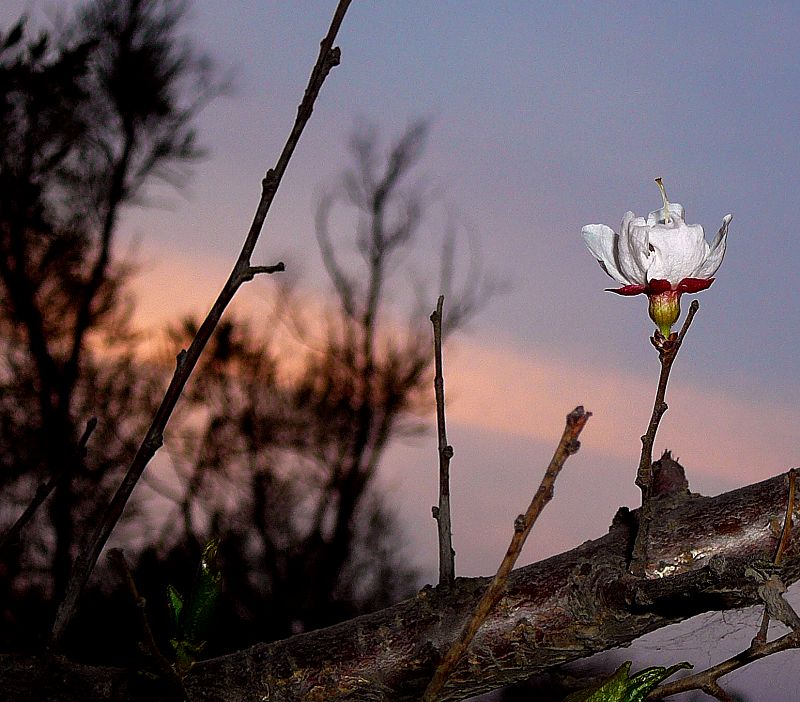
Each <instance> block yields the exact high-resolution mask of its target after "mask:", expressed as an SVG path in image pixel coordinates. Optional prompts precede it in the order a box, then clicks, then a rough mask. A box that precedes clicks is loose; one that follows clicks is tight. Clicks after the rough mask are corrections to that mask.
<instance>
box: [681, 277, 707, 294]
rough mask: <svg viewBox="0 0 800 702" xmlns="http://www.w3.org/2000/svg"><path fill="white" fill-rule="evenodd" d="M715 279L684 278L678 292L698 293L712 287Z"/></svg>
mask: <svg viewBox="0 0 800 702" xmlns="http://www.w3.org/2000/svg"><path fill="white" fill-rule="evenodd" d="M713 282H714V279H713V278H684V279H683V280H682V281H681V282H680V283H678V290H679V291H680V292H682V293H696V292H700V291H701V290H705V289H706V288H710V287H711V283H713Z"/></svg>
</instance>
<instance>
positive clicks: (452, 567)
mask: <svg viewBox="0 0 800 702" xmlns="http://www.w3.org/2000/svg"><path fill="white" fill-rule="evenodd" d="M443 305H444V295H439V300H438V302H437V303H436V309H435V310H434V311H433V313H432V314H431V322H432V323H433V356H434V364H435V367H436V373H435V375H434V377H433V388H434V391H435V394H436V427H437V430H438V434H439V506H438V507H434V508H433V509H432V512H433V518H434V519H435V520H436V524H437V527H438V530H439V585H451V584H452V583H453V581H454V580H455V577H456V564H455V556H456V552H455V551H454V550H453V529H452V522H451V519H450V459H451V458H452V457H453V447H452V446H450V444H448V443H447V428H446V426H445V418H444V372H443V368H442V366H443V364H442V306H443Z"/></svg>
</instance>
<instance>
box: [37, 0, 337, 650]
mask: <svg viewBox="0 0 800 702" xmlns="http://www.w3.org/2000/svg"><path fill="white" fill-rule="evenodd" d="M349 5H350V0H340V1H339V4H338V6H337V8H336V11H335V13H334V16H333V20H332V21H331V25H330V28H329V30H328V33H327V35H326V36H325V38H324V39H323V40H322V42H321V44H320V53H319V57H318V58H317V62H316V64H315V65H314V68H313V70H312V72H311V77H310V78H309V82H308V86H307V87H306V91H305V95H304V96H303V100H302V102H301V103H300V105H299V107H298V108H297V117H296V119H295V123H294V126H293V127H292V130H291V132H290V134H289V137H288V138H287V140H286V144H285V145H284V147H283V151H282V152H281V155H280V156H279V158H278V161H277V163H276V165H275V167H274V168H272V169H270V170H269V171H267V174H266V176H265V177H264V180H263V182H262V192H261V199H260V201H259V203H258V207H257V208H256V213H255V216H254V217H253V223H252V225H251V226H250V230H249V232H248V234H247V237H246V239H245V242H244V245H243V247H242V250H241V252H240V253H239V257H238V259H237V260H236V263H235V264H234V267H233V270H232V271H231V274H230V276H229V278H228V280H227V281H226V283H225V285H224V286H223V288H222V290H221V292H220V294H219V296H218V297H217V300H216V301H215V302H214V305H213V306H212V308H211V310H210V311H209V313H208V316H207V317H206V318H205V320H204V321H203V324H202V325H201V326H200V328H199V329H198V331H197V334H196V335H195V337H194V339H193V340H192V343H191V345H190V346H189V348H188V349H187V351H186V356H185V357H184V358H183V361H182V363H180V364H179V365H178V367H177V368H176V370H175V373H174V375H173V376H172V380H171V382H170V384H169V387H168V388H167V391H166V394H165V395H164V399H163V400H162V402H161V405H160V406H159V408H158V410H157V411H156V414H155V417H154V418H153V422H152V424H151V425H150V428H149V429H148V431H147V434H146V435H145V438H144V440H143V441H142V443H141V445H140V447H139V450H138V451H137V453H136V456H135V457H134V459H133V462H132V463H131V466H130V468H129V469H128V472H127V474H126V475H125V478H124V479H123V481H122V483H121V484H120V486H119V488H118V489H117V492H116V494H115V495H114V497H113V498H112V500H111V502H110V504H109V505H108V508H107V509H106V512H105V514H104V515H103V518H102V519H101V521H100V522H99V524H98V525H97V527H96V528H95V530H94V532H93V533H92V534H91V536H90V538H89V540H88V543H87V545H86V547H85V548H84V549H83V551H82V552H81V553H80V555H79V556H78V558H77V560H76V562H75V565H74V567H73V572H72V576H71V578H70V581H69V584H68V586H67V591H66V595H65V596H64V599H63V600H62V602H61V604H60V606H59V608H58V611H57V613H56V618H55V623H54V625H53V631H52V634H51V639H50V644H51V646H56V645H57V644H58V642H59V641H60V639H61V637H62V636H63V635H64V632H65V631H66V628H67V625H68V624H69V622H70V620H71V618H72V616H73V614H74V612H75V609H76V607H77V604H78V599H79V597H80V595H81V592H82V591H83V589H84V587H85V585H86V582H87V581H88V579H89V576H90V575H91V573H92V570H93V569H94V566H95V564H96V563H97V559H98V558H99V556H100V552H101V551H102V549H103V546H104V545H105V543H106V541H107V540H108V537H109V536H110V535H111V532H112V531H113V529H114V527H115V525H116V523H117V521H118V520H119V518H120V517H121V516H122V512H123V510H124V509H125V505H126V504H127V502H128V498H129V497H130V495H131V493H132V492H133V489H134V488H135V487H136V483H137V482H138V481H139V478H140V477H141V475H142V473H143V472H144V469H145V468H146V467H147V464H148V463H149V462H150V459H151V458H152V457H153V455H154V454H155V452H156V451H157V450H158V449H159V448H160V447H161V445H162V443H163V433H164V429H165V427H166V425H167V423H168V422H169V418H170V416H171V415H172V412H173V410H174V409H175V405H176V404H177V402H178V399H179V398H180V396H181V393H182V392H183V388H184V386H185V385H186V382H187V381H188V379H189V377H190V376H191V374H192V371H193V370H194V367H195V366H196V365H197V361H198V360H199V358H200V355H201V353H202V352H203V349H204V348H205V346H206V344H207V343H208V340H209V339H210V338H211V335H212V334H213V332H214V329H215V328H216V326H217V324H218V323H219V320H220V319H221V317H222V314H223V312H224V311H225V309H226V307H227V306H228V304H229V303H230V301H231V300H232V299H233V296H234V295H235V294H236V292H237V290H238V289H239V287H240V286H241V285H242V283H243V282H245V280H247V275H248V272H249V271H250V269H251V265H250V257H251V255H252V253H253V250H254V249H255V245H256V242H257V241H258V237H259V236H260V234H261V229H262V227H263V225H264V220H265V219H266V216H267V213H268V212H269V209H270V206H271V205H272V201H273V199H274V197H275V193H276V192H277V189H278V186H279V185H280V182H281V179H282V178H283V175H284V173H285V172H286V168H287V166H288V165H289V160H290V159H291V156H292V154H293V153H294V149H295V147H296V146H297V143H298V141H299V139H300V136H301V134H302V133H303V129H304V128H305V125H306V124H307V122H308V120H309V119H310V117H311V113H312V111H313V109H314V102H315V100H316V99H317V95H318V94H319V91H320V89H321V88H322V85H323V83H324V82H325V78H326V77H327V75H328V73H329V72H330V70H331V69H332V68H333V67H334V66H336V65H338V64H339V59H340V51H339V48H338V47H334V46H333V42H334V41H335V39H336V35H337V33H338V31H339V28H340V26H341V23H342V20H343V19H344V16H345V13H346V12H347V8H348V6H349ZM251 277H252V276H251Z"/></svg>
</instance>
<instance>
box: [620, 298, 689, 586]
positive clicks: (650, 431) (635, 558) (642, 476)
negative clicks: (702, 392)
mask: <svg viewBox="0 0 800 702" xmlns="http://www.w3.org/2000/svg"><path fill="white" fill-rule="evenodd" d="M699 307H700V303H698V302H697V300H693V301H692V304H691V305H690V307H689V313H688V314H687V315H686V320H685V321H684V323H683V326H682V327H681V331H680V333H679V334H678V335H677V337H676V336H675V333H674V332H673V333H672V334H671V335H670V338H669V339H665V338H664V337H663V335H662V334H661V332H659V331H658V330H656V333H655V335H654V336H653V337H651V339H650V340H651V341H652V343H653V346H655V347H656V349H657V350H658V358H659V361H660V362H661V373H660V375H659V378H658V389H657V390H656V399H655V403H654V404H653V414H652V415H651V416H650V423H649V424H648V426H647V431H646V432H645V434H644V436H642V455H641V458H640V460H639V469H638V471H637V473H636V484H637V485H638V486H639V488H640V489H641V491H642V509H641V511H640V512H639V530H638V532H637V534H636V543H635V544H634V546H633V555H632V558H631V572H632V573H634V574H635V575H644V570H643V568H644V564H645V563H646V562H647V560H648V559H647V540H648V534H649V530H650V523H651V521H652V519H653V513H652V504H651V502H652V500H651V497H652V495H651V491H652V483H653V444H654V443H655V440H656V433H657V432H658V426H659V424H660V423H661V418H662V417H663V416H664V412H666V411H667V403H666V402H664V396H665V395H666V392H667V382H668V381H669V373H670V371H671V370H672V364H673V363H674V362H675V358H676V357H677V355H678V351H679V350H680V348H681V344H682V343H683V338H684V337H685V336H686V332H687V331H689V327H690V326H691V324H692V320H693V319H694V316H695V314H697V310H698V309H699Z"/></svg>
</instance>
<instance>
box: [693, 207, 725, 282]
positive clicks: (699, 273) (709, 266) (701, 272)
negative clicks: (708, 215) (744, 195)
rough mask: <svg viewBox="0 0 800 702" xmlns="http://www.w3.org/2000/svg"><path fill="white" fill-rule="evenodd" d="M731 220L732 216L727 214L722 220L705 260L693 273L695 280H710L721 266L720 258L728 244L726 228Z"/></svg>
mask: <svg viewBox="0 0 800 702" xmlns="http://www.w3.org/2000/svg"><path fill="white" fill-rule="evenodd" d="M732 219H733V215H730V214H727V215H725V216H724V217H723V218H722V226H721V227H720V228H719V231H718V232H717V236H716V237H714V241H713V242H712V244H711V247H710V250H709V253H708V256H706V260H705V261H703V263H702V264H701V265H700V267H699V268H698V269H697V270H696V271H695V273H694V275H695V277H696V278H710V277H711V276H712V275H714V273H716V272H717V269H718V268H719V267H720V265H721V264H722V258H723V256H725V248H726V246H727V243H728V226H729V225H730V223H731V220H732Z"/></svg>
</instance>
